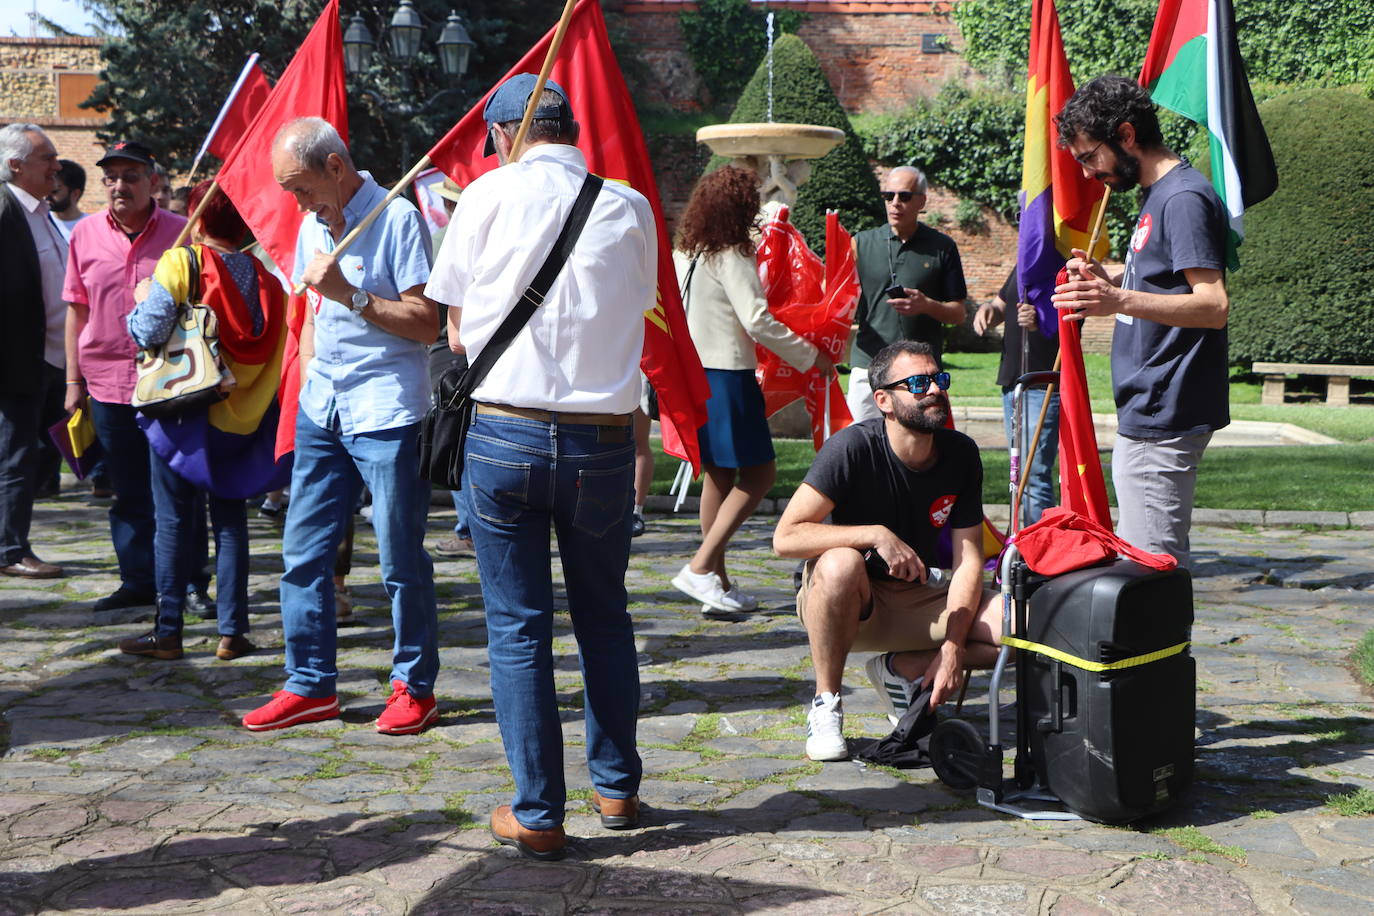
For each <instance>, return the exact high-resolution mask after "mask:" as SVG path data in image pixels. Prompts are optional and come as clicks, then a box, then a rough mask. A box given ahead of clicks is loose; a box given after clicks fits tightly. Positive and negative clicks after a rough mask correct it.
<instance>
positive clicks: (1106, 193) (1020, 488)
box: [1011, 186, 1112, 519]
mask: <svg viewBox="0 0 1374 916" xmlns="http://www.w3.org/2000/svg"><path fill="white" fill-rule="evenodd" d="M1111 198H1112V189H1111V187H1110V186H1108V187H1107V188H1105V189H1104V190H1103V191H1102V206H1101V207H1100V208H1099V209H1098V211H1097V219H1096V220H1094V221H1093V232H1092V235H1091V236H1090V237H1089V238H1088V259H1089V260H1092V257H1093V249H1094V248H1096V247H1097V242H1098V240H1099V239H1101V238H1102V227H1103V226H1104V225H1106V222H1107V202H1108V201H1110V200H1111ZM1021 339H1022V341H1024V340H1025V335H1024V334H1023V335H1022V336H1021ZM1063 356H1064V354H1063V352H1062V351H1061V352H1059V353H1056V354H1054V371H1055V372H1058V371H1059V366H1060V365H1061V362H1060V361H1061V359H1062V358H1063ZM1054 387H1055V386H1054V383H1053V382H1051V383H1050V384H1049V386H1048V387H1046V388H1045V402H1044V403H1043V404H1041V405H1040V419H1039V421H1038V422H1036V424H1035V436H1034V437H1032V438H1031V442H1030V454H1028V455H1027V456H1026V463H1025V465H1024V467H1025V468H1027V469H1029V468H1030V466H1031V461H1033V460H1034V459H1035V449H1036V447H1037V446H1038V445H1039V444H1040V433H1041V432H1042V431H1043V430H1044V429H1045V417H1046V416H1047V415H1048V414H1049V411H1050V398H1052V397H1054ZM1029 479H1030V474H1028V473H1024V474H1022V475H1021V482H1020V483H1019V484H1017V487H1016V504H1015V505H1013V506H1012V508H1011V511H1012V518H1013V519H1015V518H1016V517H1017V514H1018V510H1019V509H1020V508H1021V496H1022V494H1024V493H1025V491H1026V481H1028V480H1029Z"/></svg>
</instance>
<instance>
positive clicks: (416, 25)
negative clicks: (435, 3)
mask: <svg viewBox="0 0 1374 916" xmlns="http://www.w3.org/2000/svg"><path fill="white" fill-rule="evenodd" d="M424 31H425V23H424V20H423V19H421V18H420V14H419V13H418V12H416V11H415V4H413V3H412V2H411V0H401V5H400V6H398V7H397V8H396V13H395V14H394V15H393V16H392V17H391V28H390V29H388V38H389V39H390V40H391V56H392V57H394V58H396V59H397V60H401V61H411V60H414V59H415V55H416V54H417V53H419V50H420V36H421V35H423V34H424Z"/></svg>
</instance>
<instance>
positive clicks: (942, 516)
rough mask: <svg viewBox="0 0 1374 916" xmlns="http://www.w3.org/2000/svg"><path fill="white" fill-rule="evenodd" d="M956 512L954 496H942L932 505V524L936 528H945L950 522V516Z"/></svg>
mask: <svg viewBox="0 0 1374 916" xmlns="http://www.w3.org/2000/svg"><path fill="white" fill-rule="evenodd" d="M953 511H954V496H953V495H948V496H941V497H939V498H937V499H936V500H935V502H933V503H931V504H930V523H931V524H932V525H934V526H935V527H936V528H943V527H945V524H946V523H947V522H948V521H949V514H950V513H951V512H953Z"/></svg>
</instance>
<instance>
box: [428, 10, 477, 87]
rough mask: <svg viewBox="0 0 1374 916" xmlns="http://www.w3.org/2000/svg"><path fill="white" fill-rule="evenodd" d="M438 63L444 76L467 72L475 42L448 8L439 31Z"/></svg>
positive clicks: (456, 75) (459, 74) (459, 75)
mask: <svg viewBox="0 0 1374 916" xmlns="http://www.w3.org/2000/svg"><path fill="white" fill-rule="evenodd" d="M437 43H438V45H439V63H440V66H442V67H443V70H444V75H445V76H454V77H461V76H463V75H464V74H465V73H467V72H468V59H469V58H470V57H471V55H472V49H473V48H474V47H476V44H477V43H476V42H475V41H473V40H472V36H471V35H469V34H468V30H467V29H466V28H465V27H464V26H463V20H461V19H459V18H458V14H457V13H455V12H454V11H453V10H449V14H448V21H447V22H445V23H444V30H443V31H442V32H440V33H439V41H438V42H437Z"/></svg>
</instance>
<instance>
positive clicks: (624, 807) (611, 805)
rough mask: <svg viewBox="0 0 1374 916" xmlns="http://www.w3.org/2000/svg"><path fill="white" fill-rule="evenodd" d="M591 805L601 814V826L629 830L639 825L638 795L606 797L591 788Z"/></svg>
mask: <svg viewBox="0 0 1374 916" xmlns="http://www.w3.org/2000/svg"><path fill="white" fill-rule="evenodd" d="M592 807H593V808H595V809H596V811H597V813H598V814H600V815H601V826H602V827H606V828H608V829H610V830H629V829H631V828H632V827H638V826H639V796H638V795H631V796H630V797H629V798H607V797H606V796H604V795H602V794H601V793H600V792H598V791H596V790H595V789H593V790H592Z"/></svg>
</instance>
